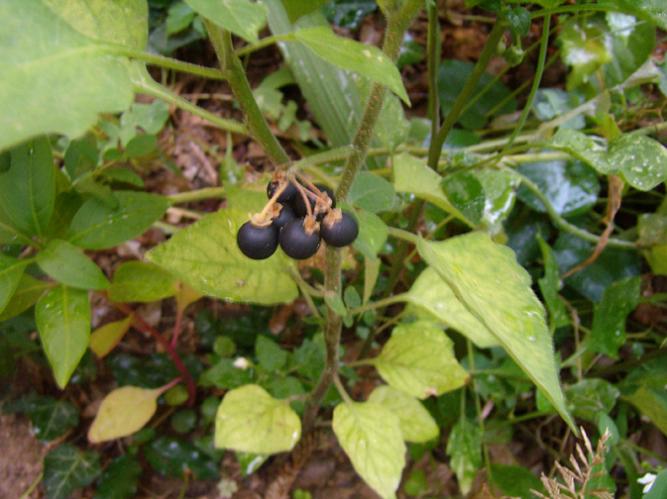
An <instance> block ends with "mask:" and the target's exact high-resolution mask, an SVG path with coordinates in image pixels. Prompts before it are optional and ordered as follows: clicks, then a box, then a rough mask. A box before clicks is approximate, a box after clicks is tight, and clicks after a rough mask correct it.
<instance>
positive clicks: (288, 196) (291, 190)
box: [266, 180, 299, 204]
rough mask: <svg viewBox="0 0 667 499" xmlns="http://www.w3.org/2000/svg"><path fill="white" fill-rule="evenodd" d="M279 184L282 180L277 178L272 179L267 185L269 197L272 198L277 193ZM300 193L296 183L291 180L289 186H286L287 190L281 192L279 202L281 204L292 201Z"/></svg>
mask: <svg viewBox="0 0 667 499" xmlns="http://www.w3.org/2000/svg"><path fill="white" fill-rule="evenodd" d="M279 185H280V182H279V181H277V180H272V181H271V182H269V183H268V184H267V185H266V195H267V196H268V198H269V199H271V198H272V197H273V195H274V194H275V193H276V189H278V186H279ZM298 194H299V191H298V190H297V189H296V187H294V184H292V183H291V182H289V183H288V184H287V187H285V190H284V191H283V192H282V193H281V194H280V196H278V202H279V203H281V204H287V203H289V202H290V201H292V200H293V199H294V198H295V196H297V195H298Z"/></svg>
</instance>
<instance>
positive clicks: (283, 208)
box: [273, 204, 296, 229]
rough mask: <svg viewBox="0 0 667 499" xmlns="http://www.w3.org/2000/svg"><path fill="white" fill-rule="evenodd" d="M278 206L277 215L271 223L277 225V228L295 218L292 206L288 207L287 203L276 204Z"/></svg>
mask: <svg viewBox="0 0 667 499" xmlns="http://www.w3.org/2000/svg"><path fill="white" fill-rule="evenodd" d="M277 206H279V210H280V211H279V212H278V215H276V216H275V217H274V219H273V225H274V226H275V227H277V228H278V229H282V228H283V227H285V225H287V224H288V223H290V222H291V221H292V220H296V215H295V214H294V211H292V208H290V207H289V205H286V204H285V205H277Z"/></svg>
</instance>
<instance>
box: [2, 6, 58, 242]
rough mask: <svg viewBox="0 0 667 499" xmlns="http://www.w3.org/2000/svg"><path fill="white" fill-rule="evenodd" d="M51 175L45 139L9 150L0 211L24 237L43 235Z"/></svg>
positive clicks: (51, 188) (51, 196) (50, 197)
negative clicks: (26, 235)
mask: <svg viewBox="0 0 667 499" xmlns="http://www.w3.org/2000/svg"><path fill="white" fill-rule="evenodd" d="M1 8H2V7H1V6H0V9H1ZM0 85H2V84H1V83H0ZM0 88H1V87H0ZM0 95H2V94H1V92H0ZM1 99H2V97H0V100H1ZM0 106H1V104H0ZM0 114H2V111H1V109H0ZM1 120H2V116H0V122H1ZM0 140H2V139H0ZM1 147H2V146H1V145H0V148H1ZM55 173H56V171H55V168H54V166H53V157H52V156H51V146H50V145H49V141H48V140H47V139H46V138H41V139H38V140H34V141H32V142H28V143H26V144H23V145H21V146H20V147H17V148H15V149H13V150H12V152H11V164H10V167H9V170H7V171H5V172H3V173H0V211H2V212H3V214H4V216H5V217H6V218H7V221H8V222H9V224H10V225H12V226H13V227H14V228H15V229H17V230H18V231H20V232H23V233H27V234H37V235H42V234H43V233H44V231H45V230H46V228H47V226H48V224H49V221H50V220H51V216H52V215H53V207H54V205H55V199H56V176H55ZM3 218H4V217H3Z"/></svg>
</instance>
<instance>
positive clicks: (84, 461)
mask: <svg viewBox="0 0 667 499" xmlns="http://www.w3.org/2000/svg"><path fill="white" fill-rule="evenodd" d="M99 474H100V456H99V454H98V453H97V452H93V451H88V452H83V451H80V450H79V449H77V448H76V447H75V446H73V445H72V444H62V445H60V446H58V447H56V448H55V449H53V450H52V451H51V452H49V453H48V454H47V455H46V457H44V488H45V489H46V495H47V497H48V498H49V499H67V498H69V497H70V496H71V495H72V493H73V492H74V491H75V490H77V489H81V488H83V487H86V486H88V485H90V484H91V483H93V480H95V478H97V476H98V475H99Z"/></svg>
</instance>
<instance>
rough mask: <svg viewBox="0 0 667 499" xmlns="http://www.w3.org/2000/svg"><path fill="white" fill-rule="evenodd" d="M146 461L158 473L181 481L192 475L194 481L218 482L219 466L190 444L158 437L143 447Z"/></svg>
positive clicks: (216, 461)
mask: <svg viewBox="0 0 667 499" xmlns="http://www.w3.org/2000/svg"><path fill="white" fill-rule="evenodd" d="M143 453H144V456H145V457H146V460H147V461H148V462H149V463H150V465H151V466H152V467H153V469H155V470H156V471H157V472H158V473H161V474H163V475H168V476H172V477H174V478H178V479H183V478H184V476H185V475H186V474H192V476H193V477H194V478H195V480H218V479H219V478H220V472H219V468H220V464H219V462H218V460H217V459H213V458H212V457H211V456H208V455H206V453H204V452H202V451H201V450H200V449H198V448H197V447H195V445H194V444H192V443H190V442H184V441H181V440H177V439H175V438H171V437H166V436H163V437H159V438H157V439H156V440H153V441H152V442H150V443H149V444H148V445H145V446H144V447H143Z"/></svg>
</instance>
